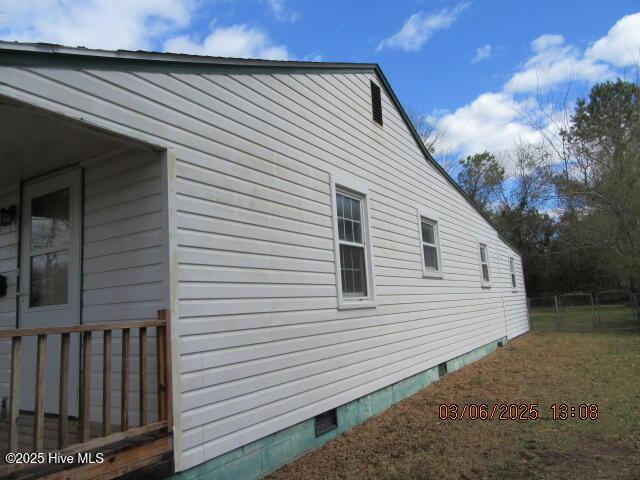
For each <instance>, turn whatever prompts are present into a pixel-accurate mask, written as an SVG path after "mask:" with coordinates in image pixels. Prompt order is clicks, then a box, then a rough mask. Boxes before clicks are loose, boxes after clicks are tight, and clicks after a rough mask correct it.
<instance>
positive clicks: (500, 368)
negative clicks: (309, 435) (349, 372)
mask: <svg viewBox="0 0 640 480" xmlns="http://www.w3.org/2000/svg"><path fill="white" fill-rule="evenodd" d="M443 403H444V404H453V403H455V404H458V405H460V406H462V405H463V404H465V403H466V404H471V403H485V404H489V405H493V404H496V403H497V404H502V403H507V404H523V403H537V404H539V411H540V416H539V418H538V419H537V420H499V419H497V415H496V417H494V419H493V420H485V421H482V420H469V419H468V418H465V419H464V420H440V418H439V415H438V409H439V408H438V407H439V405H440V404H443ZM553 403H566V404H568V405H575V406H578V405H580V404H594V403H595V404H597V406H598V418H597V420H580V419H577V418H575V419H571V418H570V419H568V420H553V419H552V418H551V408H550V406H551V405H552V404H553ZM270 478H272V479H278V480H285V479H305V480H306V479H333V478H340V479H354V478H355V479H385V480H391V479H423V480H428V479H520V478H526V479H559V478H561V479H565V478H566V479H586V478H589V479H601V478H602V479H604V478H621V479H638V478H640V335H637V334H624V333H555V332H554V333H542V332H532V333H529V334H526V335H524V336H522V337H520V338H517V339H515V340H513V341H512V342H509V343H508V344H506V345H505V347H504V348H501V349H498V351H496V352H495V353H493V354H491V355H489V356H488V357H485V358H484V359H482V360H480V361H478V362H476V363H474V364H472V365H469V366H467V367H465V368H463V369H461V370H459V371H457V372H454V373H451V374H449V375H447V376H446V377H445V378H443V379H442V380H440V381H439V382H437V383H435V384H433V385H430V386H429V387H427V388H426V389H425V390H423V391H421V392H419V393H418V394H416V395H414V396H413V397H411V398H408V399H406V400H404V401H403V402H400V403H399V404H397V405H395V406H394V407H392V408H390V409H389V410H387V411H386V412H384V413H383V414H381V415H379V416H377V417H375V418H372V419H370V420H369V421H367V422H365V423H363V424H361V425H359V426H358V427H356V428H354V429H352V430H350V431H348V432H347V433H345V434H344V435H341V436H339V437H338V438H336V439H335V440H333V441H331V442H329V443H328V444H327V445H325V446H324V447H323V448H321V449H318V450H316V451H313V452H310V453H309V454H307V455H305V456H303V457H302V458H300V459H298V460H297V461H296V462H294V463H292V464H290V465H287V466H285V467H283V468H282V469H280V470H279V471H277V472H275V474H273V475H272V476H271V477H270Z"/></svg>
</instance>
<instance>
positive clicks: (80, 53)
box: [0, 41, 519, 253]
mask: <svg viewBox="0 0 640 480" xmlns="http://www.w3.org/2000/svg"><path fill="white" fill-rule="evenodd" d="M25 60H26V61H27V63H32V62H33V61H34V60H35V61H38V62H44V63H54V64H60V65H69V66H73V65H75V66H81V65H86V64H87V63H93V64H98V65H99V64H105V63H106V64H110V65H113V64H114V63H115V62H117V63H118V64H122V65H123V66H125V65H126V64H129V65H130V64H132V63H133V64H138V65H140V64H144V65H146V66H156V67H157V68H160V69H161V68H162V67H163V65H165V66H166V64H172V65H183V66H188V67H191V68H193V67H200V68H205V69H207V70H210V69H215V70H227V69H228V70H256V71H264V70H265V69H276V70H278V71H296V70H301V71H308V70H333V71H358V72H362V71H369V72H374V73H375V74H376V75H377V77H378V78H379V79H380V83H381V84H382V85H383V87H384V89H385V91H386V93H387V95H388V96H389V98H390V99H391V101H392V102H393V103H394V105H395V107H396V108H397V109H398V112H400V115H401V116H402V118H403V120H404V121H405V123H406V125H407V128H409V131H410V132H411V134H412V136H413V137H414V140H415V142H416V144H417V146H418V148H419V149H420V150H421V151H422V153H423V155H424V156H425V158H426V159H427V161H428V162H430V163H431V164H432V165H433V166H434V167H435V169H436V170H438V171H439V172H440V173H441V174H442V175H443V176H444V177H445V178H446V179H447V181H448V182H449V183H450V184H451V185H452V186H453V187H454V188H455V189H456V190H458V192H460V194H462V196H463V197H464V198H465V199H466V200H467V201H468V202H469V204H470V205H471V206H472V207H473V208H475V209H476V210H477V211H478V213H480V215H482V217H483V218H484V219H485V220H486V221H487V222H489V224H490V225H491V226H492V227H493V228H494V229H495V230H496V232H497V233H498V235H499V236H500V238H501V239H502V240H503V241H504V242H505V243H507V244H508V245H509V246H511V248H513V249H514V250H515V251H516V252H518V253H519V249H518V248H517V247H516V246H515V245H513V243H512V242H511V241H510V240H509V239H508V238H507V237H506V236H505V235H504V234H503V233H502V232H501V231H500V229H499V228H498V227H497V225H496V224H495V223H494V222H493V220H491V218H490V217H489V216H488V215H487V214H486V213H485V212H484V211H483V210H482V209H481V208H480V207H479V206H478V205H477V204H476V203H475V202H474V201H473V200H472V199H471V198H470V197H469V195H468V194H467V193H466V192H465V191H464V190H463V189H462V188H461V187H460V185H458V183H457V182H456V181H455V180H454V179H453V178H451V176H450V175H449V174H448V173H447V171H446V170H445V169H444V168H443V167H442V166H441V165H440V164H439V163H438V162H437V161H436V160H435V159H434V158H433V157H432V156H431V154H430V153H429V151H428V150H427V148H426V146H425V145H424V142H422V140H421V139H420V136H419V135H418V132H417V131H416V129H415V127H414V125H413V123H412V122H411V120H410V119H409V116H408V115H407V113H406V112H405V110H404V108H403V107H402V104H401V103H400V100H398V97H397V96H396V94H395V92H394V91H393V89H392V88H391V85H390V84H389V81H388V80H387V78H386V77H385V75H384V73H383V72H382V69H381V68H380V65H378V64H377V63H349V62H308V61H297V60H295V61H293V60H263V59H246V58H230V57H210V56H203V55H190V54H182V53H165V52H152V51H143V50H137V51H134V50H99V49H89V48H85V47H67V46H64V45H56V44H51V43H22V42H7V41H0V65H7V64H11V65H15V64H16V63H18V64H20V63H22V62H25Z"/></svg>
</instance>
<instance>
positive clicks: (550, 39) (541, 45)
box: [531, 33, 564, 52]
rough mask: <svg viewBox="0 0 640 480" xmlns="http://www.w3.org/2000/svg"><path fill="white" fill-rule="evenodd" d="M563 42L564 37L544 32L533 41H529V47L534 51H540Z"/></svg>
mask: <svg viewBox="0 0 640 480" xmlns="http://www.w3.org/2000/svg"><path fill="white" fill-rule="evenodd" d="M563 43H564V37H563V36H562V35H556V34H554V33H545V34H544V35H540V36H539V37H538V38H536V39H535V40H534V41H533V42H531V49H532V50H533V51H534V52H542V51H544V50H547V49H548V48H553V47H559V46H561V45H562V44H563Z"/></svg>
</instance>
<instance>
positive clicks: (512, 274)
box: [509, 257, 518, 292]
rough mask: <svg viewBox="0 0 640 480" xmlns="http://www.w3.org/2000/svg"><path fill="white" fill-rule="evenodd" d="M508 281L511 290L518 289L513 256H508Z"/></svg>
mask: <svg viewBox="0 0 640 480" xmlns="http://www.w3.org/2000/svg"><path fill="white" fill-rule="evenodd" d="M509 282H510V283H511V291H512V292H517V291H518V277H517V275H516V261H515V259H514V258H513V257H509Z"/></svg>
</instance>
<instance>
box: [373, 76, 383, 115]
mask: <svg viewBox="0 0 640 480" xmlns="http://www.w3.org/2000/svg"><path fill="white" fill-rule="evenodd" d="M371 108H372V110H373V121H374V122H376V123H377V124H379V125H382V97H381V96H380V87H379V86H378V85H376V84H375V83H373V82H371Z"/></svg>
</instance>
